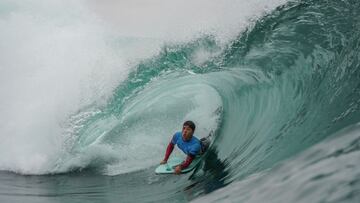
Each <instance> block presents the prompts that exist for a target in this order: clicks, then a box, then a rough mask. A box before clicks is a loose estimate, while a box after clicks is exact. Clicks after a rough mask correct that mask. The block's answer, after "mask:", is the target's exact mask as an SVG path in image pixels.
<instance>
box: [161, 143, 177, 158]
mask: <svg viewBox="0 0 360 203" xmlns="http://www.w3.org/2000/svg"><path fill="white" fill-rule="evenodd" d="M174 146H175V145H174V144H173V143H171V142H170V143H169V145H168V146H167V148H166V153H165V158H164V161H165V162H167V160H168V159H169V157H170V154H171V153H172V151H173V150H174Z"/></svg>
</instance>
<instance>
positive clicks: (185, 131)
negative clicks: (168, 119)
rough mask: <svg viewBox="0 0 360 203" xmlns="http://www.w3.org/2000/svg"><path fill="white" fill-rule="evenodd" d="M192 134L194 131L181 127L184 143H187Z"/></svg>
mask: <svg viewBox="0 0 360 203" xmlns="http://www.w3.org/2000/svg"><path fill="white" fill-rule="evenodd" d="M193 134H194V131H193V130H192V129H191V128H190V127H189V126H187V125H184V126H183V129H182V136H183V139H184V140H185V141H189V140H190V139H191V138H192V136H193Z"/></svg>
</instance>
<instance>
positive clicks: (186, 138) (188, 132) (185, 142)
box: [160, 121, 209, 174]
mask: <svg viewBox="0 0 360 203" xmlns="http://www.w3.org/2000/svg"><path fill="white" fill-rule="evenodd" d="M194 131H195V123H194V122H192V121H185V122H184V124H183V128H182V131H181V132H176V133H175V134H174V135H173V137H172V139H171V141H170V143H169V144H168V146H167V148H166V153H165V157H164V159H163V160H162V161H161V162H160V164H166V163H167V161H168V159H169V157H170V154H171V153H172V151H173V150H174V146H175V145H177V146H178V148H179V149H181V151H183V152H184V153H185V154H186V155H187V157H186V159H185V161H184V162H182V163H181V164H180V165H178V166H176V167H175V174H180V173H181V170H182V169H185V168H187V167H188V166H189V165H190V164H191V162H192V161H193V160H194V158H195V157H196V156H197V155H199V154H201V153H203V152H204V150H205V148H207V147H208V144H209V142H208V141H205V140H206V138H203V139H201V140H199V139H198V138H196V137H195V136H194Z"/></svg>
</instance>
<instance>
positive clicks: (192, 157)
mask: <svg viewBox="0 0 360 203" xmlns="http://www.w3.org/2000/svg"><path fill="white" fill-rule="evenodd" d="M194 158H195V156H194V155H192V154H188V155H187V157H186V159H185V161H184V162H182V164H181V165H180V167H181V169H184V168H187V167H188V166H189V165H190V164H191V162H192V161H193V160H194Z"/></svg>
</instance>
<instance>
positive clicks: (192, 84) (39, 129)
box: [0, 0, 360, 202]
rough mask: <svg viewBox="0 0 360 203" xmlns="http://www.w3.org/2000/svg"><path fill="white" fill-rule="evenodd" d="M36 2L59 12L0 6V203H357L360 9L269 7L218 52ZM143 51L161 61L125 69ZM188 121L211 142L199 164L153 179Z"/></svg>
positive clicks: (214, 42)
mask: <svg viewBox="0 0 360 203" xmlns="http://www.w3.org/2000/svg"><path fill="white" fill-rule="evenodd" d="M43 4H44V5H45V6H48V7H49V8H54V10H55V11H57V9H56V8H55V7H56V6H60V7H61V6H62V4H61V3H44V2H42V3H38V4H36V5H37V6H34V7H30V6H28V5H23V4H17V3H11V2H7V1H5V2H4V3H0V7H1V8H3V9H0V18H1V22H0V23H1V24H2V25H4V26H5V27H6V28H8V29H6V31H5V32H3V33H2V34H0V37H1V38H2V39H7V40H6V41H5V40H4V41H3V42H1V44H0V51H1V52H2V53H4V55H3V56H2V57H0V59H2V60H1V61H2V62H0V64H1V66H0V67H1V70H2V71H4V73H5V74H4V75H3V76H0V78H1V81H2V84H3V85H2V87H0V93H1V95H2V97H3V98H4V101H2V103H1V106H2V108H0V112H1V114H2V116H1V118H0V121H1V123H2V125H1V127H0V129H1V131H0V133H1V139H2V140H3V144H1V149H0V152H1V154H2V155H0V169H1V171H2V172H1V173H0V179H1V183H0V200H3V201H4V202H10V201H11V202H20V201H21V202H24V201H26V202H85V201H94V202H119V201H120V202H169V201H173V202H188V201H192V200H194V201H199V202H219V201H223V202H227V201H233V202H265V201H266V202H358V201H359V200H360V172H359V171H360V170H359V168H360V165H359V163H360V162H359V161H360V152H359V149H360V148H359V141H360V133H359V132H360V131H359V127H358V124H357V123H358V122H359V121H360V111H359V108H360V79H359V78H360V69H359V66H360V61H359V59H360V55H359V53H360V36H359V35H360V34H359V33H360V4H359V3H358V1H355V0H347V1H290V2H287V3H284V4H280V3H279V2H276V3H273V7H274V9H270V10H266V12H265V13H264V12H260V14H259V13H257V12H255V11H254V13H253V16H254V18H253V19H251V20H247V21H245V22H246V23H245V24H241V26H242V27H243V28H244V29H239V30H238V31H237V32H236V33H235V34H234V33H233V37H231V38H226V40H222V39H219V36H220V35H217V34H216V33H215V34H214V33H211V32H208V33H207V32H205V33H204V34H200V35H195V37H191V38H190V39H188V40H185V42H184V41H181V40H180V41H178V40H173V41H171V40H170V42H169V41H168V40H166V41H163V42H162V43H159V41H161V40H159V39H153V38H146V39H145V38H141V39H139V38H128V37H127V38H124V37H121V36H119V35H118V34H117V33H116V32H115V34H114V33H111V34H110V33H108V32H107V31H106V30H102V29H99V25H98V24H93V22H94V21H95V22H98V19H97V18H95V17H94V18H92V17H89V16H92V15H90V14H89V13H88V11H87V10H86V9H85V10H86V12H85V11H83V10H82V9H79V10H77V9H70V11H68V12H69V15H65V17H63V18H58V17H56V16H55V15H54V14H52V12H50V11H51V9H50V11H49V10H46V11H43V10H42V9H43V6H44V5H43ZM73 4H74V5H73V7H77V6H79V5H80V4H79V5H78V3H73ZM238 4H239V5H241V4H240V3H238ZM238 4H236V5H238ZM39 5H40V6H39ZM79 7H80V6H79ZM34 8H35V11H33V9H34ZM36 9H40V10H36ZM17 11H26V12H17ZM39 11H41V12H40V14H36V15H35V14H34V13H37V12H39ZM260 11H263V10H261V9H260ZM42 12H44V13H45V14H44V13H42ZM79 12H85V14H82V15H80V14H78V13H79ZM49 13H50V14H49ZM55 13H56V12H55ZM42 16H46V20H44V19H42V18H41V17H42ZM255 16H256V17H255ZM49 19H50V20H49ZM74 19H76V20H74ZM99 22H100V21H99ZM15 23H17V25H18V24H19V23H20V24H21V29H19V30H20V31H23V29H26V30H30V34H29V35H27V34H26V35H25V34H23V35H24V36H22V34H21V32H20V34H17V35H19V36H17V35H14V33H13V31H14V30H15V31H18V30H17V28H14V27H12V25H14V24H15ZM1 24H0V25H1ZM239 26H240V25H239ZM241 26H240V27H241ZM79 27H81V28H82V29H81V30H79V29H78V28H79ZM100 28H102V27H101V26H100ZM48 30H51V31H52V32H50V33H49V34H46V35H43V32H42V31H48ZM221 31H222V30H220V31H219V32H220V33H221ZM232 32H234V31H232ZM99 36H101V37H99ZM102 36H106V38H105V40H104V39H103V38H102ZM18 37H19V38H18ZM24 37H25V40H24V42H22V41H21V40H20V42H19V39H20V38H24ZM26 39H27V40H26ZM158 43H159V44H160V45H158ZM64 44H65V45H64ZM11 45H16V46H15V47H16V48H18V49H16V50H15V49H14V50H13V49H11V48H10V47H14V46H11ZM141 45H146V46H147V47H150V46H155V47H158V49H157V51H153V52H152V53H151V54H148V56H146V57H144V56H142V57H140V58H137V57H136V56H137V55H136V54H135V57H134V56H131V57H129V55H131V54H130V53H132V52H131V50H129V47H130V48H132V49H133V50H137V49H138V47H142V46H141ZM68 47H71V48H70V49H69V48H68ZM124 47H126V49H125V48H124ZM52 50H54V52H52ZM124 50H125V51H128V52H126V54H125V53H124V52H125V51H124ZM28 53H35V54H33V55H30V56H29V54H28ZM134 53H136V51H135V52H134ZM38 54H40V55H38ZM127 54H128V55H127ZM125 56H126V57H129V58H130V59H129V60H125ZM19 57H20V59H21V60H19V61H18V59H19ZM23 66H25V67H28V68H24V67H23ZM64 67H66V68H64ZM43 84H46V86H44V85H43ZM29 91H30V93H29ZM14 92H16V93H17V94H14ZM34 115H36V116H34ZM187 119H191V120H194V121H195V122H196V124H197V130H196V133H197V136H198V137H205V136H207V135H208V134H209V133H213V138H212V145H211V147H210V149H209V151H208V152H207V154H205V156H204V159H203V162H202V164H201V165H200V166H199V167H198V168H197V169H196V170H195V171H194V172H192V173H189V174H186V175H182V176H158V175H155V174H154V169H155V167H156V166H157V164H158V163H159V161H160V160H161V159H162V156H163V153H164V150H165V148H166V144H167V143H168V141H169V138H170V137H171V135H172V133H174V132H175V131H176V130H179V128H180V127H181V123H182V122H183V121H184V120H187ZM17 126H20V127H17ZM12 132H14V133H12ZM9 134H12V135H13V136H12V137H7V136H6V135H9ZM175 153H177V154H180V152H178V151H177V152H175Z"/></svg>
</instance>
